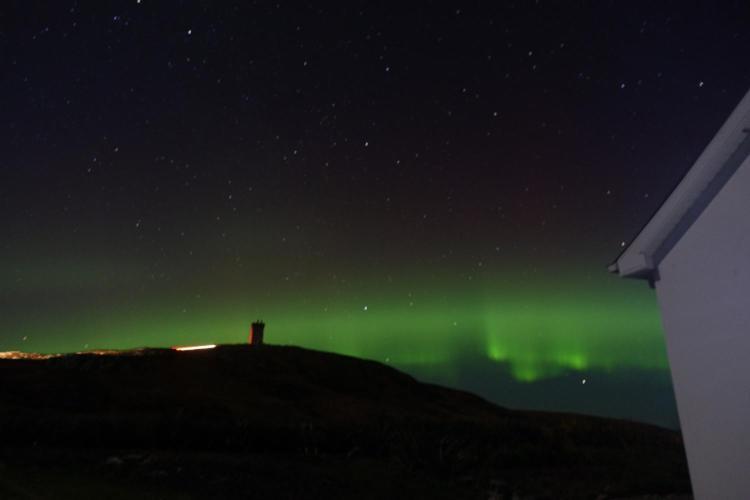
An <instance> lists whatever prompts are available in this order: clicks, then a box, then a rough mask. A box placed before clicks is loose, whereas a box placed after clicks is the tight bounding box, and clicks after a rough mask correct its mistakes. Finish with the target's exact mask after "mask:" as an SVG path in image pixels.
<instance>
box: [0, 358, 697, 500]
mask: <svg viewBox="0 0 750 500" xmlns="http://www.w3.org/2000/svg"><path fill="white" fill-rule="evenodd" d="M0 405H2V406H1V408H2V411H0V442H2V443H3V447H2V449H1V451H0V453H1V454H0V498H168V499H171V498H491V497H492V495H495V497H494V498H511V495H512V494H513V493H518V494H521V495H526V496H527V497H529V498H617V497H624V496H633V495H642V494H668V493H681V492H686V491H689V481H688V476H687V468H686V464H685V456H684V451H683V448H682V441H681V439H680V436H679V434H678V433H676V432H673V431H669V430H665V429H661V428H658V427H654V426H650V425H646V424H638V423H633V422H626V421H618V420H611V419H604V418H597V417H588V416H581V415H572V414H557V413H544V412H530V411H515V410H508V409H504V408H500V407H497V406H495V405H492V404H490V403H488V402H487V401H485V400H483V399H481V398H479V397H477V396H474V395H472V394H469V393H466V392H462V391H457V390H452V389H447V388H444V387H439V386H435V385H430V384H424V383H420V382H418V381H416V380H415V379H413V378H412V377H410V376H408V375H406V374H404V373H401V372H399V371H397V370H395V369H393V368H390V367H388V366H385V365H382V364H380V363H377V362H374V361H367V360H361V359H357V358H353V357H348V356H341V355H336V354H331V353H325V352H318V351H311V350H307V349H301V348H297V347H278V346H268V345H263V346H245V345H238V346H219V347H217V348H216V349H212V350H206V351H191V352H175V351H172V350H169V349H145V350H138V351H127V352H122V353H119V354H116V355H111V354H110V355H94V354H77V355H67V356H62V357H56V358H51V359H45V360H0ZM600 495H605V496H603V497H602V496H600Z"/></svg>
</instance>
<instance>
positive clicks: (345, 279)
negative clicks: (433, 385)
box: [0, 0, 750, 426]
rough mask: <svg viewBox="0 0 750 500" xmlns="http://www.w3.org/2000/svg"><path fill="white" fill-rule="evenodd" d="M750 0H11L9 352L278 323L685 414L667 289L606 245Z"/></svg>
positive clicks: (551, 395)
mask: <svg viewBox="0 0 750 500" xmlns="http://www.w3.org/2000/svg"><path fill="white" fill-rule="evenodd" d="M746 18H747V6H746V5H744V4H741V3H732V4H731V5H729V4H728V5H727V7H726V8H725V9H717V8H715V6H714V5H713V4H711V3H706V4H705V5H691V6H689V7H688V6H684V5H682V4H678V3H675V4H670V3H661V4H659V5H658V6H654V5H651V4H643V5H635V4H632V3H630V2H629V3H627V4H626V3H617V2H601V3H597V4H596V5H590V6H585V5H576V6H572V5H565V4H561V5H556V4H549V3H546V2H536V3H531V2H529V3H523V4H518V5H517V4H515V3H512V2H495V3H492V4H482V3H476V4H472V5H471V6H459V7H450V8H449V7H446V6H444V5H442V4H438V3H435V4H432V3H429V2H428V3H425V4H423V5H420V6H404V5H398V6H396V7H395V8H394V7H393V6H389V5H387V2H386V3H379V4H377V5H375V4H368V3H366V2H355V3H349V4H347V5H346V6H343V7H341V8H339V9H329V8H327V7H325V6H314V5H305V6H302V5H295V4H285V3H280V2H253V3H249V2H240V3H233V2H220V3H208V2H155V1H150V0H142V1H135V0H133V1H129V2H114V3H106V4H105V3H101V2H82V1H71V2H60V3H56V4H55V5H54V6H48V7H41V6H38V5H31V4H30V3H27V2H10V3H8V4H7V5H5V6H4V7H3V8H2V9H0V41H1V42H2V43H3V44H4V45H5V47H6V51H5V54H6V58H7V64H5V73H4V75H3V76H2V78H0V89H1V90H2V95H4V96H5V108H4V115H3V121H2V122H1V123H0V128H1V129H2V131H3V133H2V134H0V151H2V152H3V155H2V158H0V223H1V224H2V226H1V227H2V239H1V240H0V351H9V350H23V351H35V352H59V351H80V350H85V349H94V348H103V349H108V348H131V347H138V346H169V345H175V344H180V345H184V344H203V343H238V342H244V341H245V340H246V338H247V332H248V328H249V326H250V323H251V322H252V321H253V320H255V319H263V320H265V321H266V323H267V325H268V326H267V331H266V338H267V341H268V342H271V343H279V344H297V345H301V346H305V347H310V348H315V349H324V350H331V351H335V352H339V353H345V354H351V355H355V356H362V357H366V358H371V359H375V360H378V361H382V362H385V363H389V364H391V365H393V366H396V367H398V368H401V369H403V370H405V371H407V372H409V373H412V374H414V375H416V376H418V377H420V378H424V379H427V380H431V381H435V382H439V383H444V384H448V385H452V386H455V387H459V388H464V389H468V390H472V391H477V392H479V393H480V394H482V395H485V396H486V397H488V398H490V399H492V400H493V401H494V402H496V403H498V404H501V405H502V404H507V405H510V406H524V407H534V408H544V409H550V410H571V411H582V412H591V413H597V414H604V415H610V416H622V417H626V418H635V419H643V420H649V421H654V422H657V423H662V424H665V425H671V426H674V425H676V417H675V410H674V403H673V400H672V396H671V388H670V385H669V383H670V382H669V370H668V365H667V361H666V355H665V351H664V341H663V337H662V331H661V326H660V320H659V316H658V309H657V305H656V302H655V297H654V294H653V292H652V291H651V290H649V289H648V288H647V287H645V286H644V285H643V284H642V283H626V282H622V281H621V280H618V279H616V278H613V277H611V276H609V275H608V274H607V272H606V265H607V264H608V263H609V262H610V261H611V260H613V259H614V257H615V256H616V255H617V253H618V252H619V251H620V250H621V248H622V247H623V245H624V244H625V242H627V241H628V239H629V238H631V237H632V236H633V235H634V234H635V233H636V232H637V231H638V228H639V227H641V226H642V224H644V223H645V222H646V220H647V219H648V217H649V216H650V214H651V213H653V211H654V210H655V209H656V208H658V206H659V204H660V202H661V200H663V199H664V197H665V196H666V195H667V194H668V193H669V192H670V191H671V189H672V188H673V187H674V185H675V183H676V182H677V181H678V180H679V178H680V177H681V175H682V174H683V173H684V172H685V171H686V169H687V168H688V167H689V166H690V164H691V163H692V161H693V160H694V159H695V157H696V156H697V155H698V154H699V153H700V148H701V147H703V145H704V144H705V143H706V142H707V139H708V138H709V137H710V136H711V134H712V133H713V131H714V130H715V129H716V128H717V126H718V124H719V123H720V122H721V120H722V119H723V117H724V116H725V115H726V113H727V112H728V111H729V110H730V109H731V108H732V107H733V106H734V105H735V103H736V101H737V99H738V98H739V96H740V95H742V94H743V93H744V92H745V90H746V89H747V87H748V86H750V73H748V70H747V69H746V68H743V67H740V66H741V64H737V61H740V60H744V51H745V47H747V46H748V42H750V40H747V37H748V34H747V30H746V27H745V25H744V23H743V21H742V20H743V19H746ZM719 55H720V57H719Z"/></svg>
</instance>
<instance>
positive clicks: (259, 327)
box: [247, 320, 266, 345]
mask: <svg viewBox="0 0 750 500" xmlns="http://www.w3.org/2000/svg"><path fill="white" fill-rule="evenodd" d="M265 327H266V324H265V323H263V322H262V321H261V320H257V321H254V322H253V324H252V325H251V326H250V338H248V339H247V340H248V344H251V345H261V344H262V343H263V330H264V329H265Z"/></svg>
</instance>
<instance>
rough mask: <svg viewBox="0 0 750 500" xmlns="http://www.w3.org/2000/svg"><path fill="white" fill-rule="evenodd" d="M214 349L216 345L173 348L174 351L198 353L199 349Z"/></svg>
mask: <svg viewBox="0 0 750 500" xmlns="http://www.w3.org/2000/svg"><path fill="white" fill-rule="evenodd" d="M214 347H216V344H206V345H188V346H184V347H173V348H172V349H174V350H175V351H199V350H201V349H213V348H214Z"/></svg>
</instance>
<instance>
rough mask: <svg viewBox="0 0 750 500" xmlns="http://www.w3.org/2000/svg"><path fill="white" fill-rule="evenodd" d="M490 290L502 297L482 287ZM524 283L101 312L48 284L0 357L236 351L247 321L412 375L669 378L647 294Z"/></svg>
mask: <svg viewBox="0 0 750 500" xmlns="http://www.w3.org/2000/svg"><path fill="white" fill-rule="evenodd" d="M89 274H92V273H89ZM93 274H95V273H93ZM85 281H86V282H91V283H94V282H96V278H95V277H91V276H90V277H89V278H87V279H86V280H85ZM405 282H407V281H406V280H404V283H405ZM493 282H499V283H502V286H492V285H487V283H490V284H491V283H493ZM521 282H523V281H522V280H521V279H517V280H508V279H506V280H504V282H503V281H502V280H499V279H498V280H486V281H484V282H483V283H484V284H478V285H475V286H474V287H473V288H472V287H469V286H464V287H458V286H457V285H456V284H455V283H453V284H445V283H443V284H440V283H438V282H436V281H435V280H432V281H430V280H422V285H421V286H415V285H414V283H415V281H414V280H411V281H408V283H409V285H410V286H405V285H404V283H401V284H399V283H396V284H391V285H388V286H385V285H382V284H381V285H380V286H375V285H374V284H373V283H372V282H370V283H369V286H362V287H359V288H357V287H351V288H350V289H349V290H348V292H347V293H346V294H341V293H334V292H333V291H330V290H326V289H321V290H317V291H316V292H315V293H313V294H310V296H300V294H299V293H298V294H297V295H295V294H286V295H281V294H278V293H277V294H276V295H270V294H258V293H251V292H247V291H244V292H243V291H240V290H236V289H233V288H229V289H227V290H225V291H216V292H215V293H208V294H206V295H205V296H204V295H199V294H191V295H189V296H188V295H187V294H186V293H181V292H179V291H174V290H173V291H170V292H168V293H167V292H165V293H162V294H159V295H154V294H151V295H149V294H144V297H141V298H139V299H138V300H133V299H129V300H127V301H123V300H115V299H112V298H110V299H108V300H99V299H96V298H95V297H96V295H97V294H96V293H95V292H90V293H89V294H84V295H83V296H82V297H79V298H73V299H69V300H68V301H67V302H66V300H64V299H62V298H60V297H59V296H60V295H61V291H60V289H59V288H60V287H62V288H63V290H64V287H63V284H61V283H55V284H54V288H55V290H54V291H52V292H50V293H49V295H50V297H49V298H48V299H47V300H49V301H51V302H59V303H58V304H57V305H55V306H54V307H47V308H45V306H39V310H44V311H45V312H44V313H43V314H36V313H34V312H33V311H34V309H33V307H32V306H30V305H29V304H25V306H24V308H23V311H25V312H23V313H18V314H15V315H12V316H11V317H7V315H6V318H5V319H3V320H0V326H2V328H3V330H4V331H5V332H6V335H4V338H5V339H6V341H5V342H4V344H5V345H2V346H0V350H24V351H38V352H67V351H79V350H85V349H92V348H132V347H138V346H154V347H156V346H169V345H185V344H198V343H240V342H244V341H246V336H247V330H248V327H249V324H250V323H251V321H252V320H254V319H256V318H262V319H264V320H265V321H266V322H267V324H268V326H267V333H266V337H267V341H269V342H271V343H275V344H295V345H300V346H304V347H309V348H314V349H322V350H329V351H333V352H338V353H343V354H349V355H354V356H359V357H364V358H370V359H375V360H379V361H382V362H387V363H390V364H393V365H394V366H396V367H400V368H403V369H406V370H407V371H408V370H409V368H410V367H421V368H422V369H424V368H425V367H433V368H435V369H439V370H442V371H443V373H442V375H443V378H446V377H445V375H446V373H445V372H446V371H450V370H451V369H454V368H455V367H456V366H458V365H460V364H461V363H466V362H467V361H468V362H470V360H471V359H476V357H477V356H480V357H482V358H485V359H487V360H491V361H493V362H496V363H502V364H506V365H507V367H508V369H509V372H510V373H511V374H512V376H513V377H514V378H515V379H516V380H518V381H522V382H533V381H538V380H542V379H546V378H549V377H555V376H558V375H561V374H564V373H566V372H584V371H590V370H601V371H607V372H611V371H615V370H619V369H628V370H630V369H642V370H657V371H662V370H664V371H666V370H667V369H668V364H667V360H666V354H665V350H664V342H663V337H662V330H661V326H660V323H659V316H658V309H657V307H656V301H655V297H654V296H653V294H652V293H651V292H650V291H649V290H648V289H647V288H646V287H644V286H643V285H642V283H628V284H624V283H622V282H621V281H619V280H617V279H615V278H612V277H609V276H606V274H604V275H603V276H602V278H599V279H597V280H596V281H591V280H584V279H581V278H576V277H575V276H568V277H565V278H561V279H560V280H559V281H558V282H557V283H556V284H555V285H554V286H552V285H549V284H545V283H543V282H536V283H528V282H525V284H524V285H523V286H519V285H518V283H521ZM374 290H377V291H374ZM32 292H34V291H32ZM37 292H38V291H37ZM37 295H38V294H37ZM37 295H30V296H34V297H36V296H37ZM188 297H189V298H188ZM7 332H12V334H10V335H9V334H7ZM24 339H25V340H24ZM447 378H450V377H447Z"/></svg>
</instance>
